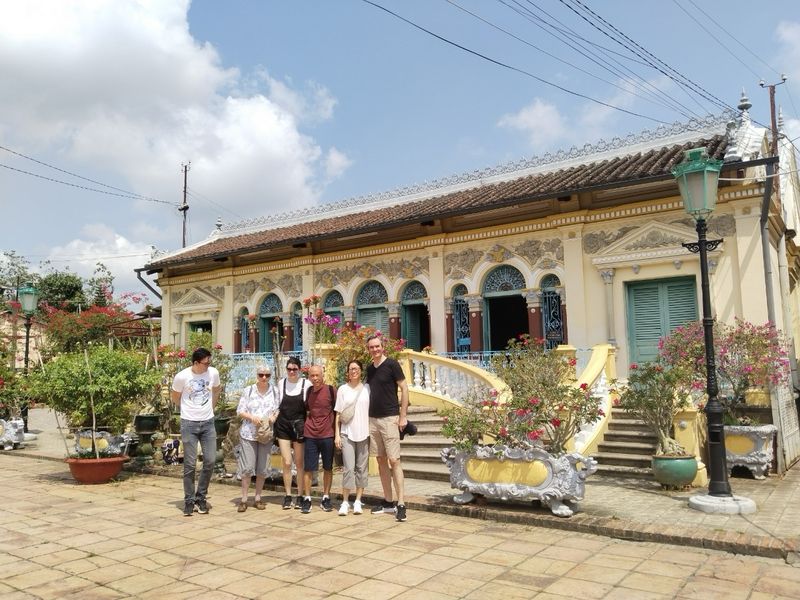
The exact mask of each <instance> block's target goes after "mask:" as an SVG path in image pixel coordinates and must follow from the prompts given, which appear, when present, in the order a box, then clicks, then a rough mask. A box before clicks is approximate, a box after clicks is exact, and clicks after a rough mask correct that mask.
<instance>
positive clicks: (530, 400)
mask: <svg viewBox="0 0 800 600" xmlns="http://www.w3.org/2000/svg"><path fill="white" fill-rule="evenodd" d="M528 404H530V405H531V406H536V405H537V404H539V399H538V398H534V397H533V396H531V397H530V398H528Z"/></svg>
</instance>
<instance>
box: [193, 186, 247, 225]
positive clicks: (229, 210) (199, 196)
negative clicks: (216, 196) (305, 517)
mask: <svg viewBox="0 0 800 600" xmlns="http://www.w3.org/2000/svg"><path fill="white" fill-rule="evenodd" d="M187 190H188V194H189V195H190V196H192V197H193V198H199V199H200V200H204V201H205V202H208V203H209V204H213V205H214V206H216V207H217V208H220V209H222V210H224V211H226V212H229V213H231V214H232V215H233V216H235V217H237V218H239V219H244V217H243V216H242V215H240V214H238V213H237V212H234V211H232V210H231V209H229V208H228V207H226V206H224V205H222V204H219V203H218V202H214V201H213V200H212V199H211V198H209V197H208V196H204V195H203V194H201V193H200V192H197V191H195V190H193V189H192V188H187Z"/></svg>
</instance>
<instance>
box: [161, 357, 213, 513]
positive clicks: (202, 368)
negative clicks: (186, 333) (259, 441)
mask: <svg viewBox="0 0 800 600" xmlns="http://www.w3.org/2000/svg"><path fill="white" fill-rule="evenodd" d="M210 362H211V352H209V351H208V350H206V349H205V348H198V349H197V350H195V351H194V352H193V353H192V366H191V367H186V368H185V369H183V371H181V372H179V373H178V374H177V375H175V379H174V380H173V381H172V393H171V394H170V397H171V398H172V402H173V403H174V404H176V405H180V408H181V443H182V444H183V515H184V516H185V517H191V516H192V513H193V512H194V510H195V507H197V512H199V513H200V514H206V513H208V511H209V509H211V505H210V504H209V503H208V502H207V501H206V495H207V494H208V484H209V482H210V481H211V474H212V473H213V472H214V457H215V455H216V453H217V433H216V430H215V429H214V407H215V406H216V404H217V400H218V399H219V390H220V381H219V371H217V370H216V369H215V368H214V367H210V366H209V363H210ZM198 442H199V443H200V448H201V449H202V451H203V468H202V470H201V471H200V477H199V478H198V480H197V489H196V490H195V486H194V476H195V470H196V468H197V443H198Z"/></svg>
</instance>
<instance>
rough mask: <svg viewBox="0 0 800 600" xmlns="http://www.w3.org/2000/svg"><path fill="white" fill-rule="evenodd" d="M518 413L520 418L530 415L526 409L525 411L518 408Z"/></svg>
mask: <svg viewBox="0 0 800 600" xmlns="http://www.w3.org/2000/svg"><path fill="white" fill-rule="evenodd" d="M516 413H517V416H518V417H524V416H525V415H527V414H528V411H527V410H526V409H524V408H518V409H517V410H516Z"/></svg>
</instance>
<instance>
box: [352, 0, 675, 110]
mask: <svg viewBox="0 0 800 600" xmlns="http://www.w3.org/2000/svg"><path fill="white" fill-rule="evenodd" d="M361 1H362V2H364V3H365V4H369V5H371V6H374V7H375V8H378V9H380V10H382V11H384V12H386V13H389V14H390V15H392V16H393V17H395V18H396V19H399V20H401V21H403V22H404V23H407V24H409V25H411V26H412V27H414V28H416V29H419V30H420V31H423V32H425V33H427V34H428V35H430V36H432V37H435V38H436V39H438V40H440V41H442V42H444V43H446V44H449V45H451V46H453V47H455V48H458V49H460V50H463V51H464V52H467V53H469V54H472V55H474V56H477V57H478V58H482V59H483V60H485V61H488V62H490V63H493V64H495V65H498V66H500V67H503V68H505V69H509V70H511V71H515V72H517V73H520V74H522V75H525V76H527V77H530V78H531V79H534V80H536V81H538V82H540V83H543V84H545V85H549V86H550V87H554V88H556V89H558V90H561V91H562V92H565V93H567V94H570V95H572V96H577V97H578V98H583V99H585V100H589V101H591V102H594V103H595V104H599V105H601V106H605V107H607V108H611V109H614V110H617V111H619V112H623V113H626V114H629V115H632V116H634V117H639V118H642V119H647V120H649V121H654V122H656V123H661V124H662V125H669V123H667V122H666V121H661V120H660V119H656V118H654V117H648V116H647V115H643V114H640V113H637V112H634V111H632V110H627V109H625V108H621V107H619V106H614V105H613V104H609V103H608V102H603V101H602V100H598V99H596V98H592V97H591V96H587V95H586V94H581V93H580V92H576V91H574V90H570V89H568V88H565V87H563V86H560V85H558V84H556V83H552V82H550V81H547V80H546V79H542V78H541V77H538V76H536V75H534V74H533V73H531V72H529V71H526V70H524V69H521V68H519V67H514V66H512V65H509V64H507V63H504V62H502V61H499V60H496V59H494V58H491V57H489V56H486V55H485V54H481V53H480V52H476V51H475V50H471V49H469V48H467V47H466V46H462V45H461V44H458V43H456V42H453V41H451V40H449V39H447V38H445V37H443V36H441V35H439V34H437V33H434V32H433V31H430V30H429V29H426V28H424V27H422V26H421V25H417V24H416V23H414V22H413V21H410V20H409V19H406V18H405V17H402V16H400V15H398V14H397V13H395V12H393V11H391V10H389V9H388V8H386V7H385V6H381V5H380V4H377V3H375V2H372V1H371V0H361Z"/></svg>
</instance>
